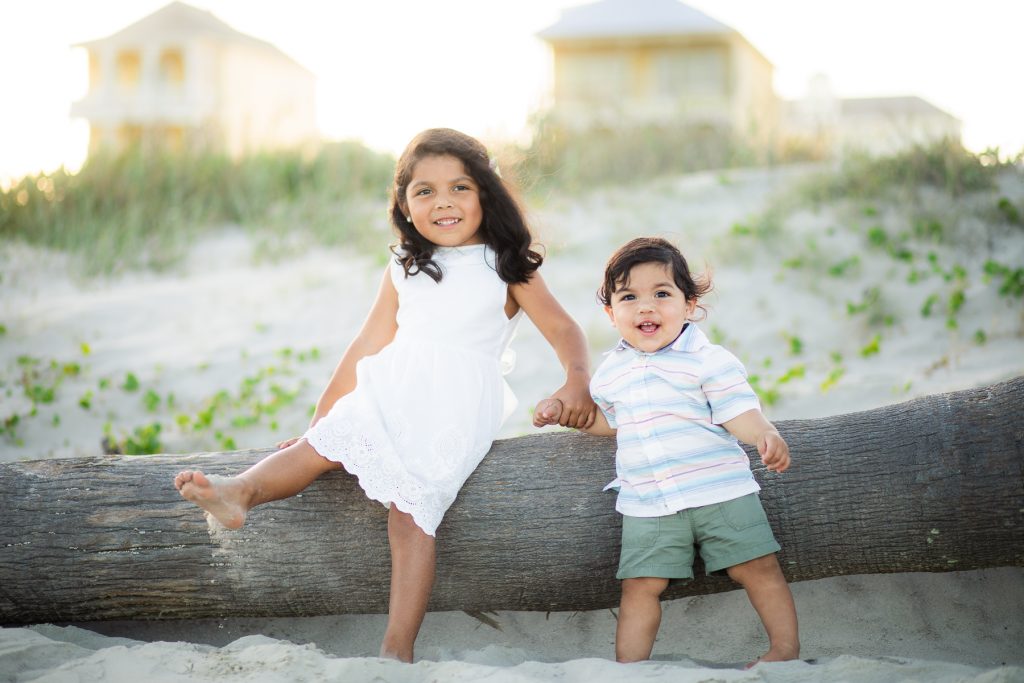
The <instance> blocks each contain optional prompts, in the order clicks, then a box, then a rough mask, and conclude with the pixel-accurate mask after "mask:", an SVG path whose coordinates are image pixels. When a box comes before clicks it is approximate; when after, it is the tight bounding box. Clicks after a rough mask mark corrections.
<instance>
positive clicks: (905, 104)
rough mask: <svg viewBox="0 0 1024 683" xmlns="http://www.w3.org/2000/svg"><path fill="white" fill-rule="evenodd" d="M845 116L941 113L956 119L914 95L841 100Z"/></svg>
mask: <svg viewBox="0 0 1024 683" xmlns="http://www.w3.org/2000/svg"><path fill="white" fill-rule="evenodd" d="M839 109H840V111H841V112H842V114H843V115H844V116H892V115H895V114H918V115H925V114H930V115H935V114H939V115H942V116H947V117H949V118H950V119H953V120H956V117H955V116H953V115H952V114H950V113H949V112H946V111H943V110H942V109H939V108H938V107H936V106H935V105H934V104H932V103H931V102H929V101H927V100H924V99H921V98H920V97H917V96H914V95H907V96H902V97H854V98H846V99H842V100H840V101H839Z"/></svg>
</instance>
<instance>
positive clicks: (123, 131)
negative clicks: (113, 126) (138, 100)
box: [117, 123, 142, 147]
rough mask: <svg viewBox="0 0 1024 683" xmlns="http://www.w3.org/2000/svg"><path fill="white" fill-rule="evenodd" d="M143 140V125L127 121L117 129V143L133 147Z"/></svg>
mask: <svg viewBox="0 0 1024 683" xmlns="http://www.w3.org/2000/svg"><path fill="white" fill-rule="evenodd" d="M141 142H142V126H139V125H135V124H131V123H125V124H122V125H121V126H119V127H118V129H117V144H118V145H120V146H121V147H132V146H134V145H138V144H139V143H141Z"/></svg>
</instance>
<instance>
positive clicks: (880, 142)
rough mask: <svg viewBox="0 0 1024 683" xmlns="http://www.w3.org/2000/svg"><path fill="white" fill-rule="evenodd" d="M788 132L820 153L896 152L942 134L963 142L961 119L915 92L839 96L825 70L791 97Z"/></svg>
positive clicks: (786, 114)
mask: <svg viewBox="0 0 1024 683" xmlns="http://www.w3.org/2000/svg"><path fill="white" fill-rule="evenodd" d="M783 123H784V128H785V134H786V137H787V138H789V139H790V140H794V141H798V142H800V143H801V144H803V145H804V146H806V147H808V148H810V149H812V150H814V151H816V152H817V153H819V154H837V153H838V154H842V153H845V152H866V153H868V154H872V155H883V154H892V153H895V152H899V151H902V150H904V149H907V148H908V147H912V146H914V145H928V144H930V143H934V142H938V141H941V140H951V141H953V142H956V143H959V142H960V140H961V129H962V123H961V122H960V120H959V119H957V118H956V117H955V116H953V115H952V114H950V113H948V112H946V111H943V110H942V109H940V108H939V107H937V106H935V105H934V104H932V103H931V102H928V101H927V100H924V99H922V98H920V97H917V96H913V95H902V96H894V97H857V98H840V97H837V96H836V95H835V94H834V93H833V92H832V87H831V84H830V83H829V80H828V78H827V77H826V76H824V75H818V76H815V77H813V78H812V79H811V81H810V82H809V84H808V88H807V92H806V94H805V95H804V97H803V98H801V99H799V100H793V101H791V102H786V103H785V105H784V116H783Z"/></svg>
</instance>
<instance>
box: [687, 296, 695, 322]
mask: <svg viewBox="0 0 1024 683" xmlns="http://www.w3.org/2000/svg"><path fill="white" fill-rule="evenodd" d="M696 310H697V302H696V301H695V300H694V299H687V301H686V319H687V320H693V312H694V311H696Z"/></svg>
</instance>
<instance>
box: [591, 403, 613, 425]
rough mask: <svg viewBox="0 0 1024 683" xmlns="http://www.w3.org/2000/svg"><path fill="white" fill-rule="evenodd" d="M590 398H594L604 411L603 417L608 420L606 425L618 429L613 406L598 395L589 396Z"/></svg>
mask: <svg viewBox="0 0 1024 683" xmlns="http://www.w3.org/2000/svg"><path fill="white" fill-rule="evenodd" d="M591 398H592V399H594V403H596V404H597V407H598V408H600V409H601V412H602V413H604V419H606V420H607V421H608V426H609V427H611V428H612V429H618V428H619V425H618V424H617V423H616V422H615V406H614V405H613V404H611V403H609V402H608V401H605V400H604V399H603V398H601V397H600V396H591Z"/></svg>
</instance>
